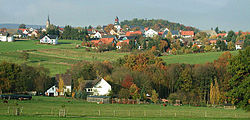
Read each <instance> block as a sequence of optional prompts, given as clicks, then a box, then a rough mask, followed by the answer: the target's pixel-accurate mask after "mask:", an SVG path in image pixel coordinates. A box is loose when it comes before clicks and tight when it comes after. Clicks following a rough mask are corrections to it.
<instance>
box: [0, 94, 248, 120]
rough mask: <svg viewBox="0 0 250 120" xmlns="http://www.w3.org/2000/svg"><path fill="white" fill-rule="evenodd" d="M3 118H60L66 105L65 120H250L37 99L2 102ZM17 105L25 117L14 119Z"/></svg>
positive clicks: (204, 111) (230, 113)
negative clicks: (60, 112)
mask: <svg viewBox="0 0 250 120" xmlns="http://www.w3.org/2000/svg"><path fill="white" fill-rule="evenodd" d="M0 102H1V103H0V119H2V120H7V119H20V120H21V119H26V120H28V119H30V120H31V119H32V120H34V119H35V120H43V119H52V120H53V119H59V111H61V110H62V106H63V105H65V110H66V117H65V118H61V119H107V120H108V119H148V120H151V119H159V120H160V119H166V118H167V119H250V114H249V112H246V111H244V110H241V109H236V110H225V109H223V108H208V107H190V106H179V107H177V106H167V107H164V106H162V105H160V104H157V105H155V104H141V105H132V104H96V103H87V102H86V101H84V100H73V99H68V98H62V97H43V96H34V97H33V99H32V100H27V101H16V100H10V101H9V103H3V100H0ZM15 104H18V107H19V108H21V115H20V116H14V113H15V108H16V106H15Z"/></svg>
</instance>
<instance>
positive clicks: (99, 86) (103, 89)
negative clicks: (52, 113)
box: [45, 74, 111, 96]
mask: <svg viewBox="0 0 250 120" xmlns="http://www.w3.org/2000/svg"><path fill="white" fill-rule="evenodd" d="M59 78H61V79H62V80H63V82H64V86H63V90H59ZM56 80H57V84H55V85H53V86H52V87H50V88H49V89H48V90H47V91H45V95H46V96H64V95H65V94H66V93H69V94H71V92H72V91H71V89H72V87H71V81H72V78H71V75H70V74H60V75H59V74H58V75H56ZM84 83H85V84H84V85H83V86H82V87H84V88H83V89H84V90H85V92H86V93H87V95H90V96H107V95H109V94H110V92H111V85H110V84H109V83H108V82H107V81H106V80H104V79H103V78H97V79H95V80H85V82H84Z"/></svg>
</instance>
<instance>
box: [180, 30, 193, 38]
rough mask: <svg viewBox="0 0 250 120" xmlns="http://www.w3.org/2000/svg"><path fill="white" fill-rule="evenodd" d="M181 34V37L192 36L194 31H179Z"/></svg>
mask: <svg viewBox="0 0 250 120" xmlns="http://www.w3.org/2000/svg"><path fill="white" fill-rule="evenodd" d="M181 36H182V37H183V38H191V37H194V31H181Z"/></svg>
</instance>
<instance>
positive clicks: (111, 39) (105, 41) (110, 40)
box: [100, 38, 114, 44]
mask: <svg viewBox="0 0 250 120" xmlns="http://www.w3.org/2000/svg"><path fill="white" fill-rule="evenodd" d="M100 41H102V43H103V44H109V43H112V42H113V41H114V38H102V39H100Z"/></svg>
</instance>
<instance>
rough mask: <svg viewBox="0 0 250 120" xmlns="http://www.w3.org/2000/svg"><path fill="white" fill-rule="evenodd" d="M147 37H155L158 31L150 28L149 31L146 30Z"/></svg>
mask: <svg viewBox="0 0 250 120" xmlns="http://www.w3.org/2000/svg"><path fill="white" fill-rule="evenodd" d="M145 35H146V37H151V38H152V37H154V36H155V35H158V33H157V32H156V31H154V30H153V29H149V30H148V31H146V32H145Z"/></svg>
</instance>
